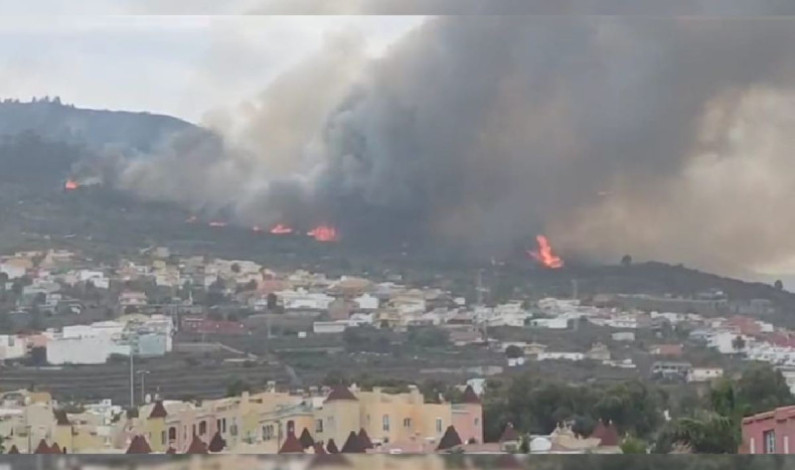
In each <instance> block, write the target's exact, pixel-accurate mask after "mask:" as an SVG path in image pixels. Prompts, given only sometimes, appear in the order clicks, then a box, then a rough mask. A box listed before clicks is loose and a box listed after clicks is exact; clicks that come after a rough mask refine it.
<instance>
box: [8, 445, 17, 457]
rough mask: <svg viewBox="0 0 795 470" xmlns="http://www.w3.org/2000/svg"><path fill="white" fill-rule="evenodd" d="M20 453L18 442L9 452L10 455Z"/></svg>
mask: <svg viewBox="0 0 795 470" xmlns="http://www.w3.org/2000/svg"><path fill="white" fill-rule="evenodd" d="M18 453H19V449H17V445H16V444H14V445H12V446H11V448H10V449H8V454H9V455H16V454H18Z"/></svg>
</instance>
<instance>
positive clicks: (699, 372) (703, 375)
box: [687, 367, 723, 382]
mask: <svg viewBox="0 0 795 470" xmlns="http://www.w3.org/2000/svg"><path fill="white" fill-rule="evenodd" d="M721 377H723V369H722V368H720V367H694V368H692V369H690V372H688V374H687V381H688V382H709V381H711V380H715V379H719V378H721Z"/></svg>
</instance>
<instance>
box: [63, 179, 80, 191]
mask: <svg viewBox="0 0 795 470" xmlns="http://www.w3.org/2000/svg"><path fill="white" fill-rule="evenodd" d="M63 187H64V189H65V190H67V191H74V190H75V189H77V188H79V187H80V183H78V182H77V181H75V180H66V183H64V185H63Z"/></svg>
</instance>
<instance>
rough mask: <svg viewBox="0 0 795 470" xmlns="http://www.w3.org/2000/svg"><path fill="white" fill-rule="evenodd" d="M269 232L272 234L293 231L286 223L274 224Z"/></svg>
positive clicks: (283, 233)
mask: <svg viewBox="0 0 795 470" xmlns="http://www.w3.org/2000/svg"><path fill="white" fill-rule="evenodd" d="M271 233H272V234H273V235H289V234H291V233H293V229H292V228H291V227H290V226H288V225H284V224H276V225H275V226H274V227H273V228H272V229H271Z"/></svg>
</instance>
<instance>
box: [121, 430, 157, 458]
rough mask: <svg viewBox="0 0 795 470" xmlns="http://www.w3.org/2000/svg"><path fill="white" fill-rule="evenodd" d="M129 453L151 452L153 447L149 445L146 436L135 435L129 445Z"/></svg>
mask: <svg viewBox="0 0 795 470" xmlns="http://www.w3.org/2000/svg"><path fill="white" fill-rule="evenodd" d="M126 453H127V454H151V453H152V448H151V447H149V443H148V442H146V438H144V436H141V435H140V434H139V435H137V436H133V438H132V441H130V446H129V447H127V452H126Z"/></svg>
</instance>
